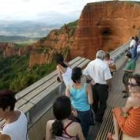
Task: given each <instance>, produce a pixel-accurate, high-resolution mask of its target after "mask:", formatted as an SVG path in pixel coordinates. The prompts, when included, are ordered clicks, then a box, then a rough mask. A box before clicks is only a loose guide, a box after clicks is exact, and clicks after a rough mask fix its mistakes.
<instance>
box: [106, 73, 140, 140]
mask: <svg viewBox="0 0 140 140" xmlns="http://www.w3.org/2000/svg"><path fill="white" fill-rule="evenodd" d="M128 89H129V92H130V97H129V98H128V100H127V102H126V105H125V107H122V108H118V107H116V108H115V109H113V121H114V129H115V133H114V134H113V135H112V134H111V133H109V135H108V136H109V138H110V140H119V128H120V129H121V131H122V132H123V138H125V137H127V138H126V140H140V121H139V119H140V74H134V75H132V76H131V77H130V78H129V81H128Z"/></svg>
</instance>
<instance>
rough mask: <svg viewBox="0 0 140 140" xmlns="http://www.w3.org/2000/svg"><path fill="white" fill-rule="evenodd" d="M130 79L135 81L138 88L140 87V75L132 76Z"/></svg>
mask: <svg viewBox="0 0 140 140" xmlns="http://www.w3.org/2000/svg"><path fill="white" fill-rule="evenodd" d="M129 79H135V80H136V83H137V84H138V86H140V74H137V73H135V74H133V75H132V76H130V77H129Z"/></svg>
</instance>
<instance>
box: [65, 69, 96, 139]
mask: <svg viewBox="0 0 140 140" xmlns="http://www.w3.org/2000/svg"><path fill="white" fill-rule="evenodd" d="M81 77H82V70H81V68H79V67H75V68H74V69H73V70H72V80H73V84H72V85H71V86H69V87H67V88H66V96H68V97H69V98H70V99H71V103H72V106H73V108H74V109H75V110H76V111H77V113H78V117H79V119H80V121H81V126H82V131H83V134H84V136H85V138H86V139H87V135H88V130H89V127H90V123H91V122H90V116H91V109H90V105H92V103H93V97H92V90H91V87H90V85H88V84H87V83H84V84H83V83H82V82H81Z"/></svg>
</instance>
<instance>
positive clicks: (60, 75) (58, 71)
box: [56, 66, 63, 82]
mask: <svg viewBox="0 0 140 140" xmlns="http://www.w3.org/2000/svg"><path fill="white" fill-rule="evenodd" d="M56 70H57V73H58V76H59V79H60V81H61V82H62V81H63V77H62V73H61V70H60V68H59V66H57V67H56Z"/></svg>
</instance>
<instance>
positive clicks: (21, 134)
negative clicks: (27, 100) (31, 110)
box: [0, 90, 27, 140]
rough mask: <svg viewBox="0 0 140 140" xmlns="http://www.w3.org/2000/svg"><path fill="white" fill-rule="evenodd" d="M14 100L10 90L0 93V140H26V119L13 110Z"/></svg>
mask: <svg viewBox="0 0 140 140" xmlns="http://www.w3.org/2000/svg"><path fill="white" fill-rule="evenodd" d="M15 103H16V99H15V97H14V94H13V93H12V91H10V90H2V91H0V119H4V120H5V121H4V124H3V125H2V126H1V131H0V140H26V139H27V118H26V116H25V115H24V113H23V112H22V111H20V110H14V107H15Z"/></svg>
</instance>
